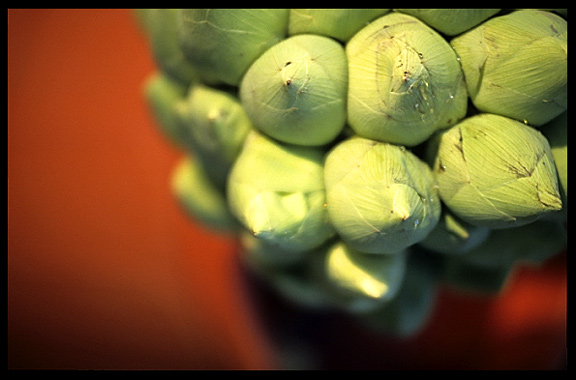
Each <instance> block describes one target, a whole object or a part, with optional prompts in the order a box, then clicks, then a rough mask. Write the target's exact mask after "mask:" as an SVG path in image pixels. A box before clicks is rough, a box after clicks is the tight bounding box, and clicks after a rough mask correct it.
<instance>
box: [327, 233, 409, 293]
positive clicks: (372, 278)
mask: <svg viewBox="0 0 576 380" xmlns="http://www.w3.org/2000/svg"><path fill="white" fill-rule="evenodd" d="M406 257H407V255H406V253H405V252H400V253H397V254H393V255H371V254H365V253H361V252H358V251H356V250H354V249H351V248H350V247H349V246H347V245H346V244H344V243H342V242H339V243H336V244H335V245H334V246H332V247H331V248H330V249H329V250H328V253H327V256H326V259H325V260H326V261H325V265H326V276H327V278H328V280H329V281H330V282H331V283H332V284H334V285H335V286H336V287H338V288H339V289H340V291H341V292H344V293H345V294H347V295H349V296H351V297H366V298H369V299H374V300H378V301H382V302H386V301H389V300H391V299H392V298H394V297H395V296H396V294H397V293H398V290H399V288H400V284H401V283H402V280H403V277H404V272H405V270H406Z"/></svg>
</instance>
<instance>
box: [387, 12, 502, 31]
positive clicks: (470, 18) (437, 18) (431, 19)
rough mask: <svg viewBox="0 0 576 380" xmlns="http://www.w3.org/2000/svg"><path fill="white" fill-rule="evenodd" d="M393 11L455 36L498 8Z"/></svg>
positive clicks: (489, 15)
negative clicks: (410, 16) (415, 18)
mask: <svg viewBox="0 0 576 380" xmlns="http://www.w3.org/2000/svg"><path fill="white" fill-rule="evenodd" d="M395 11H397V12H402V13H406V14H409V15H412V16H414V17H417V18H418V19H420V20H422V21H423V22H425V23H426V24H427V25H430V26H431V27H432V28H434V29H436V30H437V31H439V32H440V33H442V34H445V35H447V36H455V35H457V34H460V33H462V32H465V31H466V30H469V29H471V28H473V27H475V26H477V25H478V24H480V23H481V22H483V21H485V20H487V19H488V18H490V17H492V16H494V15H495V14H496V13H498V12H499V11H500V9H395Z"/></svg>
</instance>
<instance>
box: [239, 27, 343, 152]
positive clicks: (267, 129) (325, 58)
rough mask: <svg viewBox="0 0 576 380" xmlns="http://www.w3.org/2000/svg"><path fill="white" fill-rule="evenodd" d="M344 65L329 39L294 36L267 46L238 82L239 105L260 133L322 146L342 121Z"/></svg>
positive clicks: (333, 134)
mask: <svg viewBox="0 0 576 380" xmlns="http://www.w3.org/2000/svg"><path fill="white" fill-rule="evenodd" d="M347 81H348V67H347V61H346V54H345V52H344V48H342V46H341V45H340V44H339V43H337V42H336V41H334V40H333V39H331V38H328V37H324V36H317V35H298V36H293V37H290V38H287V39H286V40H284V41H282V42H280V43H278V44H277V45H275V46H273V47H272V48H270V49H269V50H268V51H266V52H265V53H264V54H262V56H261V57H259V58H258V59H257V60H256V62H254V64H253V65H252V66H251V67H250V69H248V71H247V72H246V75H245V76H244V79H243V80H242V83H241V84H240V98H241V100H242V105H243V106H244V108H245V109H246V112H247V113H248V115H249V116H250V119H251V120H252V122H253V123H254V126H255V127H256V128H257V129H258V130H260V131H261V132H263V133H265V134H267V135H269V136H271V137H273V138H275V139H277V140H280V141H283V142H287V143H291V144H298V145H323V144H327V143H329V142H331V141H332V140H333V139H334V138H335V137H336V136H338V134H339V133H340V132H341V131H342V129H343V127H344V124H345V123H346V90H347Z"/></svg>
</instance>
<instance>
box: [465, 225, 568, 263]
mask: <svg viewBox="0 0 576 380" xmlns="http://www.w3.org/2000/svg"><path fill="white" fill-rule="evenodd" d="M566 243H567V235H566V228H565V227H564V226H563V224H562V223H561V222H558V221H551V220H545V219H541V220H538V221H536V222H534V223H530V224H527V225H524V226H521V227H518V228H509V229H502V230H493V231H492V232H491V234H490V236H489V237H488V239H486V241H485V242H484V243H482V244H481V245H479V246H478V247H476V248H474V249H472V250H470V251H469V252H467V253H465V254H464V255H462V256H459V257H462V259H463V260H465V261H466V262H468V263H471V264H474V265H483V266H487V267H508V266H512V265H514V264H522V265H535V266H537V265H540V264H542V263H544V262H545V261H546V260H548V259H549V258H551V257H552V256H554V255H556V254H558V253H560V252H561V251H562V249H563V248H564V247H565V246H566Z"/></svg>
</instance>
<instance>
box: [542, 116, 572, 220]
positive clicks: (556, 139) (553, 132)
mask: <svg viewBox="0 0 576 380" xmlns="http://www.w3.org/2000/svg"><path fill="white" fill-rule="evenodd" d="M541 131H542V134H543V135H544V136H546V138H547V139H548V143H549V144H550V151H551V152H552V156H553V157H554V163H555V164H556V172H557V173H558V183H559V185H560V196H561V197H562V205H563V209H562V213H561V214H563V215H561V217H562V218H566V211H567V208H568V113H567V112H564V113H563V114H562V115H560V116H558V117H557V118H555V119H554V120H552V121H551V122H549V123H548V124H546V125H544V126H542V128H541Z"/></svg>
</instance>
